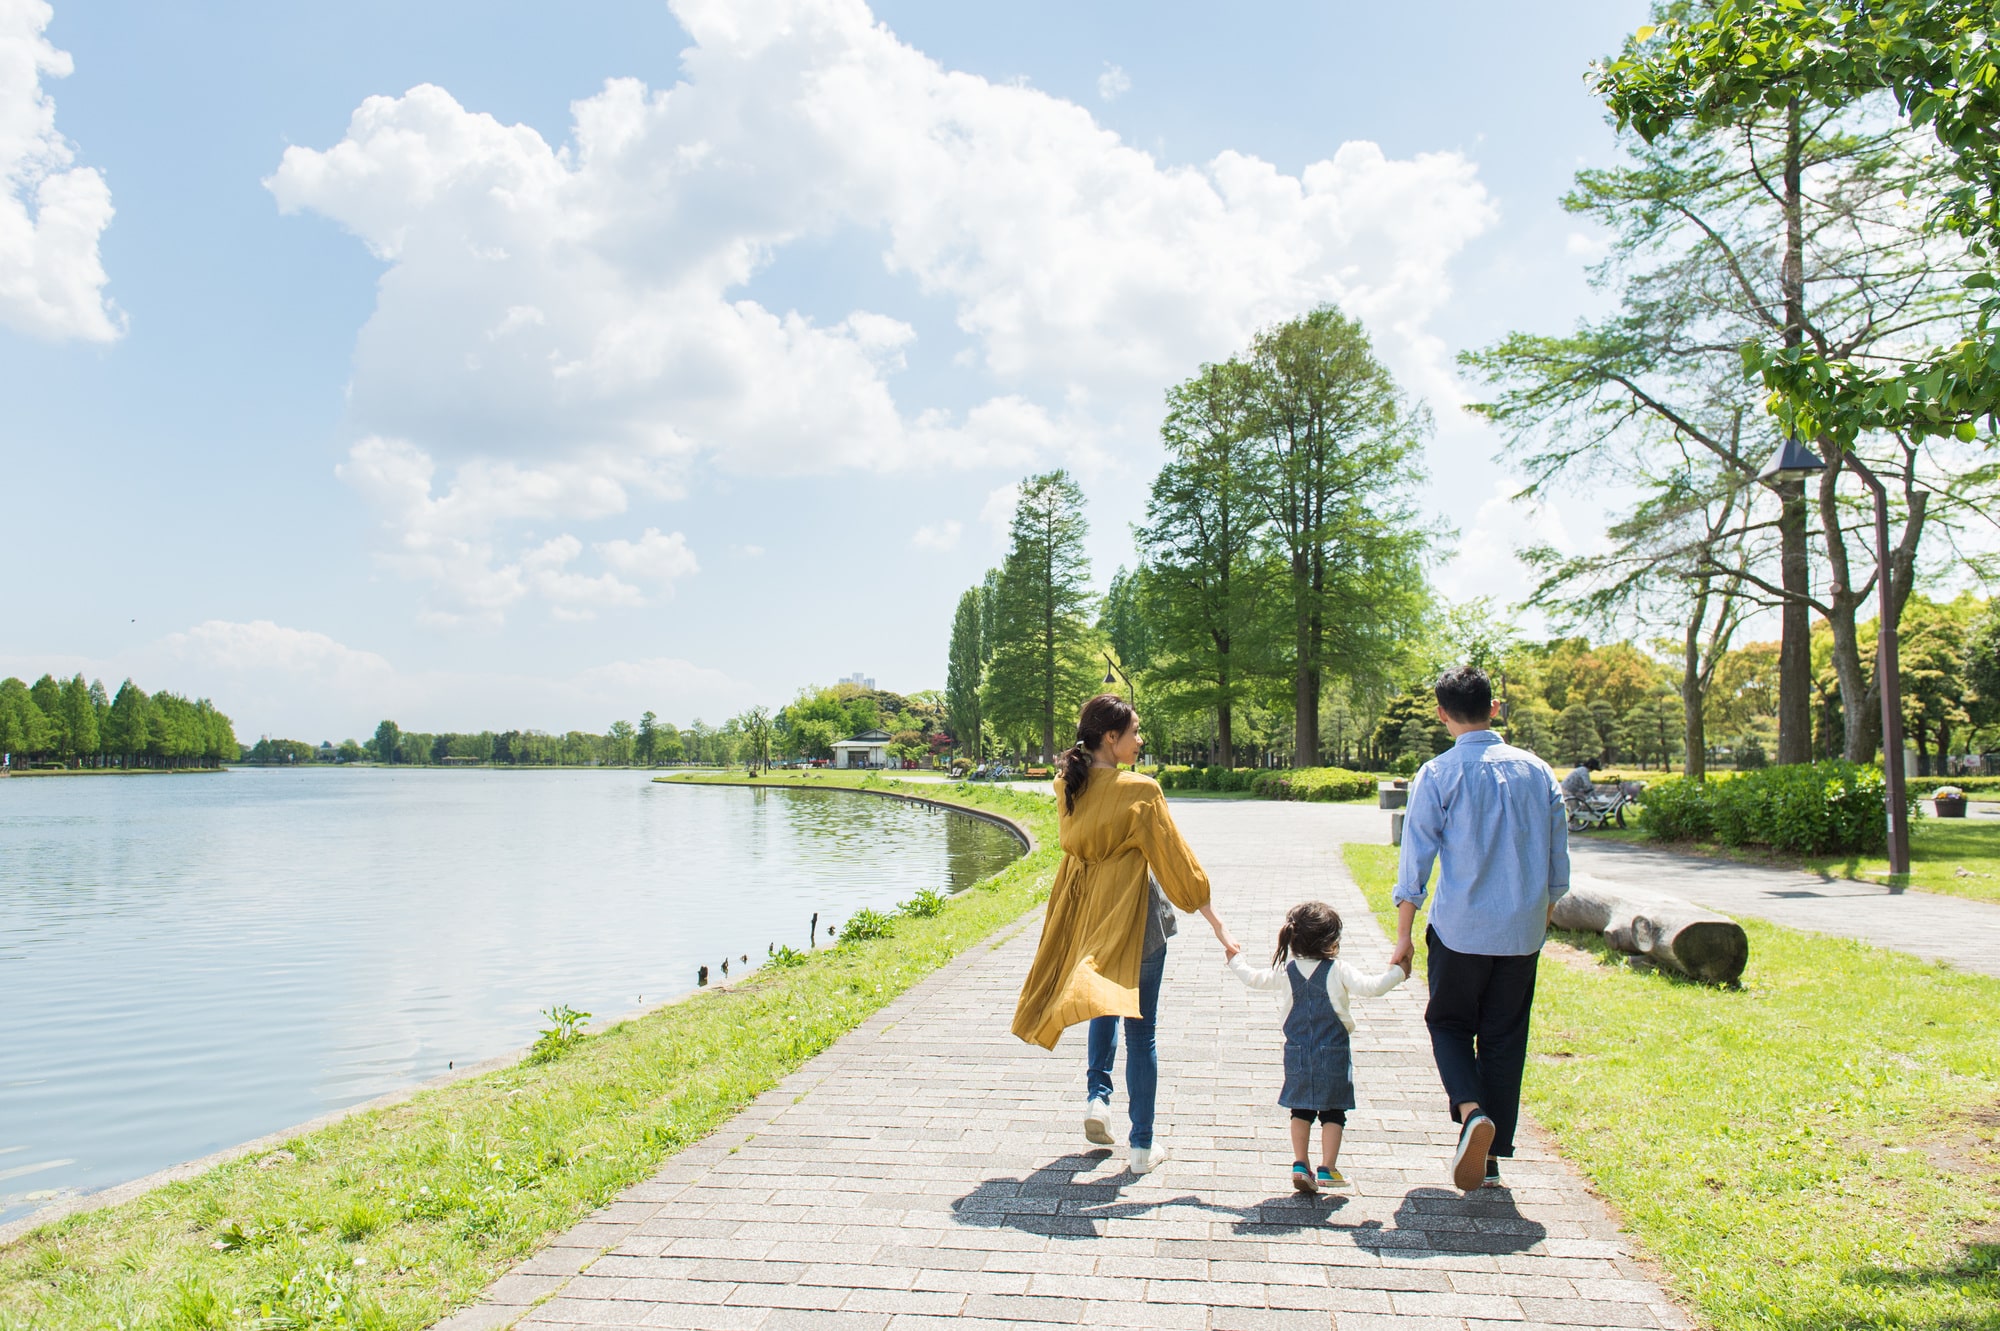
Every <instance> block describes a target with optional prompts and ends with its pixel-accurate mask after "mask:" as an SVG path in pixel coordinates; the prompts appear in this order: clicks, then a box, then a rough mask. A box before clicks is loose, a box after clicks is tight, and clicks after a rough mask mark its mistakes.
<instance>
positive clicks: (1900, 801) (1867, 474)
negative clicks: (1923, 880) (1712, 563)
mask: <svg viewBox="0 0 2000 1331" xmlns="http://www.w3.org/2000/svg"><path fill="white" fill-rule="evenodd" d="M1841 461H1842V462H1843V463H1845V464H1847V466H1848V468H1849V469H1850V470H1851V471H1853V472H1854V474H1855V475H1856V476H1859V477H1860V478H1861V481H1862V484H1864V485H1866V486H1867V487H1868V490H1869V493H1870V494H1871V495H1873V496H1874V499H1875V593H1876V616H1877V619H1876V655H1875V675H1876V679H1877V681H1878V684H1877V688H1878V690H1879V692H1880V694H1881V697H1882V787H1883V790H1882V800H1883V803H1884V804H1886V805H1887V806H1888V815H1889V872H1890V873H1891V874H1901V875H1907V874H1908V873H1909V872H1910V812H1909V806H1908V803H1907V801H1906V799H1905V796H1904V788H1905V787H1904V775H1903V687H1902V678H1901V674H1902V661H1901V653H1900V652H1899V651H1898V650H1897V645H1896V623H1895V618H1894V616H1893V614H1892V610H1893V607H1894V596H1893V594H1892V591H1891V588H1890V585H1889V584H1890V576H1889V492H1888V490H1887V489H1886V488H1885V487H1884V486H1883V484H1882V478H1881V477H1879V476H1877V475H1876V474H1875V473H1874V472H1873V471H1872V470H1870V469H1869V467H1868V465H1867V464H1866V463H1864V462H1862V461H1861V459H1860V458H1858V457H1856V456H1855V455H1854V450H1853V449H1847V450H1845V451H1844V452H1843V454H1842V455H1841ZM1825 470H1826V463H1825V462H1823V461H1821V460H1820V459H1819V458H1818V457H1817V456H1816V455H1815V454H1814V453H1813V451H1812V450H1811V449H1809V448H1807V447H1806V446H1805V445H1804V444H1802V443H1800V442H1799V441H1798V440H1797V439H1796V438H1794V437H1793V435H1792V433H1791V432H1790V431H1789V430H1787V431H1786V432H1785V439H1784V442H1783V443H1781V444H1779V445H1778V451H1777V452H1776V453H1774V454H1772V456H1771V463H1770V465H1769V466H1768V467H1766V468H1765V469H1764V470H1763V472H1762V473H1761V474H1760V475H1759V476H1758V477H1757V479H1758V480H1760V481H1762V482H1763V483H1764V484H1766V485H1772V486H1775V485H1777V484H1779V483H1780V482H1784V481H1804V480H1806V479H1807V478H1808V477H1810V476H1812V475H1813V474H1814V473H1816V472H1822V471H1825Z"/></svg>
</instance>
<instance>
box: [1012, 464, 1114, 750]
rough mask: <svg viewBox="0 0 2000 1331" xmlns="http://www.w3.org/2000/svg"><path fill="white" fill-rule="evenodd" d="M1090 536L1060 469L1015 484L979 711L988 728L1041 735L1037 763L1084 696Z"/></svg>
mask: <svg viewBox="0 0 2000 1331" xmlns="http://www.w3.org/2000/svg"><path fill="white" fill-rule="evenodd" d="M1089 529H1090V524H1089V522H1088V521H1087V520H1086V519H1085V517H1084V513H1083V491H1082V490H1081V489H1080V488H1079V487H1078V486H1077V483H1076V482H1075V481H1074V480H1073V479H1071V477H1070V474H1069V473H1068V472H1066V471H1062V470H1057V471H1051V472H1044V473H1043V474H1041V475H1039V476H1030V477H1028V478H1027V479H1026V480H1025V481H1023V482H1022V483H1021V494H1020V498H1019V499H1018V500H1017V501H1016V503H1015V506H1014V519H1013V522H1012V524H1011V526H1010V528H1009V533H1008V549H1007V559H1006V562H1005V563H1003V564H1002V565H1001V566H1000V577H999V582H998V586H997V587H996V589H995V593H996V602H997V604H996V607H995V611H994V617H993V618H994V637H995V641H994V642H993V645H992V653H993V655H992V664H991V665H990V666H989V667H988V668H987V672H986V696H985V699H984V709H985V711H986V713H987V715H989V716H990V717H992V718H993V722H994V724H995V726H996V727H998V728H1000V729H1002V730H1007V729H1009V728H1018V729H1019V730H1020V731H1023V732H1025V733H1027V734H1030V735H1033V734H1036V733H1039V735H1040V739H1041V755H1042V759H1043V761H1045V762H1046V761H1052V760H1053V759H1054V758H1055V752H1056V719H1057V717H1058V716H1062V717H1063V718H1064V720H1065V722H1066V721H1067V720H1068V714H1069V713H1070V712H1071V711H1073V710H1074V709H1075V708H1076V707H1078V706H1080V705H1081V704H1082V703H1083V701H1084V699H1086V698H1088V697H1090V696H1091V693H1092V692H1093V691H1094V690H1095V688H1096V686H1097V683H1098V672H1097V669H1096V665H1095V662H1094V661H1093V659H1092V654H1091V648H1092V641H1093V640H1092V631H1091V625H1090V611H1091V606H1092V599H1093V598H1092V597H1091V594H1090V560H1089V557H1088V556H1086V555H1085V554H1084V551H1083V539H1084V536H1085V535H1086V534H1087V533H1088V531H1089Z"/></svg>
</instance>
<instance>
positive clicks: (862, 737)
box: [833, 730, 889, 749]
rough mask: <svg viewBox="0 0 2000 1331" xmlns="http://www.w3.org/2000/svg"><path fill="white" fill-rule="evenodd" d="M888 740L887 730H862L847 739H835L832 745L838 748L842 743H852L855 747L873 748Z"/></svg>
mask: <svg viewBox="0 0 2000 1331" xmlns="http://www.w3.org/2000/svg"><path fill="white" fill-rule="evenodd" d="M888 742H889V732H888V731H886V730H864V731H862V732H861V733H860V734H858V735H855V736H853V737H851V738H849V739H843V740H838V741H836V742H835V744H834V746H833V747H834V748H836V749H838V748H840V747H841V746H843V745H853V746H854V747H855V748H861V749H873V748H879V747H880V746H882V745H884V744H887V743H888Z"/></svg>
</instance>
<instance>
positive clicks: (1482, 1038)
mask: <svg viewBox="0 0 2000 1331" xmlns="http://www.w3.org/2000/svg"><path fill="white" fill-rule="evenodd" d="M1424 942H1425V944H1426V945H1427V946H1428V948H1429V950H1430V957H1429V961H1430V984H1431V1001H1430V1006H1429V1007H1427V1008H1425V1009H1424V1024H1425V1025H1426V1026H1428V1027H1430V1030H1431V1056H1432V1057H1433V1058H1435V1059H1436V1060H1437V1069H1438V1076H1439V1077H1440V1078H1442V1079H1443V1081H1444V1093H1445V1098H1446V1099H1447V1100H1449V1101H1450V1102H1451V1117H1452V1121H1453V1122H1456V1121H1457V1120H1458V1107H1459V1106H1460V1105H1462V1104H1465V1103H1466V1102H1468V1101H1476V1102H1478V1105H1479V1107H1480V1108H1481V1109H1482V1110H1484V1111H1485V1113H1486V1116H1487V1117H1488V1118H1490V1119H1492V1120H1493V1127H1494V1129H1495V1131H1494V1134H1493V1154H1494V1155H1497V1156H1511V1155H1512V1154H1514V1127H1515V1125H1516V1124H1518V1123H1519V1122H1520V1121H1521V1071H1522V1069H1523V1068H1525V1067H1526V1066H1527V1063H1528V1011H1529V1009H1530V1008H1532V1007H1533V1006H1534V1003H1535V963H1536V962H1537V961H1539V960H1541V955H1542V954H1541V953H1539V952H1530V953H1528V954H1527V955H1526V956H1522V957H1492V956H1486V955H1484V954H1481V953H1477V952H1454V951H1452V949H1451V948H1449V947H1447V946H1445V943H1444V940H1443V939H1441V938H1439V937H1438V936H1437V930H1435V929H1430V928H1426V929H1425V931H1424Z"/></svg>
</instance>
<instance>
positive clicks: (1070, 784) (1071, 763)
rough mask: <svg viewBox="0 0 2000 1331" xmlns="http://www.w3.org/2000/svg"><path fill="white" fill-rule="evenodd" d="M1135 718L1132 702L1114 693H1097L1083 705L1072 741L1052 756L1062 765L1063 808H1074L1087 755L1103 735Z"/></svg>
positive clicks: (1087, 769)
mask: <svg viewBox="0 0 2000 1331" xmlns="http://www.w3.org/2000/svg"><path fill="white" fill-rule="evenodd" d="M1136 719H1137V718H1136V717H1135V716H1134V715H1133V712H1132V704H1131V703H1129V702H1126V701H1125V700H1124V699H1123V698H1121V697H1119V696H1118V695H1117V694H1115V693H1100V694H1098V695H1097V696H1096V697H1095V698H1092V699H1091V700H1090V701H1089V702H1087V703H1085V704H1084V705H1083V711H1082V712H1081V713H1080V714H1079V715H1078V716H1077V718H1076V743H1075V744H1073V745H1072V746H1070V747H1069V748H1067V749H1064V750H1063V755H1062V757H1060V758H1058V759H1056V761H1057V762H1058V763H1060V764H1061V765H1062V779H1063V812H1064V813H1075V812H1076V797H1077V796H1078V795H1081V794H1082V793H1083V786H1084V783H1085V782H1087V781H1089V780H1090V756H1091V755H1092V754H1094V753H1096V752H1097V746H1098V745H1100V744H1102V743H1104V737H1105V736H1106V735H1122V734H1124V733H1125V732H1126V731H1128V730H1130V729H1131V728H1132V722H1133V721H1134V720H1136Z"/></svg>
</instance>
